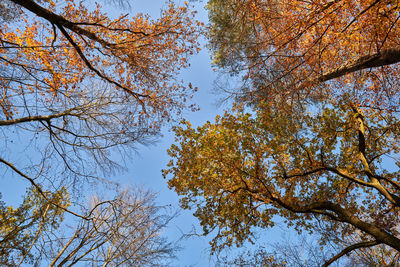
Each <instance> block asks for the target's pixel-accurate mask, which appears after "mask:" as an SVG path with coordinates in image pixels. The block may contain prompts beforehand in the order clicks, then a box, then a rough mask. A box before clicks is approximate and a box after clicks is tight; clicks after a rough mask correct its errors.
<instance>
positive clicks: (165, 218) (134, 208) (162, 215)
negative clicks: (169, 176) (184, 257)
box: [39, 189, 178, 266]
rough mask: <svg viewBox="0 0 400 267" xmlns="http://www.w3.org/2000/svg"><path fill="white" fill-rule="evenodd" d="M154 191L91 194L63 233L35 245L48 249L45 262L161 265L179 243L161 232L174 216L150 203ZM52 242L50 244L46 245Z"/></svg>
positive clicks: (60, 264) (153, 198) (61, 263)
mask: <svg viewBox="0 0 400 267" xmlns="http://www.w3.org/2000/svg"><path fill="white" fill-rule="evenodd" d="M154 200H155V194H152V193H149V192H143V191H140V190H138V189H134V190H133V189H131V190H124V191H122V192H120V193H118V194H117V196H116V197H115V198H114V199H113V200H106V201H104V200H100V199H99V198H98V197H94V198H93V199H92V201H91V203H90V205H89V206H88V208H87V209H86V210H85V212H86V215H87V217H88V218H91V219H90V220H80V222H79V223H78V224H76V225H75V226H73V229H72V231H71V232H72V233H71V234H70V237H68V238H66V237H65V238H62V239H61V238H59V236H55V239H54V240H49V241H48V242H47V243H46V244H41V245H40V246H39V247H40V248H42V249H43V248H44V250H47V252H46V257H47V259H48V261H49V262H50V265H49V266H63V265H65V264H67V265H68V266H73V265H75V264H79V263H82V262H86V263H92V264H95V265H102V266H103V265H105V266H106V265H111V266H165V264H166V260H169V259H171V258H172V257H173V256H174V253H175V252H176V251H177V249H178V247H177V246H176V245H175V244H172V243H170V242H168V241H167V240H166V239H165V238H164V237H162V235H161V234H162V231H163V230H164V228H165V227H166V226H167V224H168V222H169V221H170V220H171V219H172V218H174V217H175V215H174V214H173V213H170V214H167V212H168V211H167V210H165V211H164V212H163V211H162V209H163V208H166V207H161V206H157V205H156V204H155V203H154ZM49 244H51V245H49Z"/></svg>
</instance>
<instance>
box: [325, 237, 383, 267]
mask: <svg viewBox="0 0 400 267" xmlns="http://www.w3.org/2000/svg"><path fill="white" fill-rule="evenodd" d="M378 244H380V243H379V242H378V241H375V240H374V241H366V242H361V243H357V244H353V245H351V246H348V247H347V248H345V249H343V250H342V251H341V252H339V253H338V254H336V255H335V256H333V257H332V258H331V259H329V260H328V261H327V262H325V263H324V264H323V265H322V267H328V266H329V265H331V264H332V263H333V262H334V261H336V260H338V259H339V258H341V257H343V256H344V255H346V254H348V253H350V252H352V251H353V250H356V249H359V248H368V247H373V246H376V245H378Z"/></svg>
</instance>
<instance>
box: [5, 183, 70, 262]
mask: <svg viewBox="0 0 400 267" xmlns="http://www.w3.org/2000/svg"><path fill="white" fill-rule="evenodd" d="M45 195H46V197H47V198H44V197H43V195H42V194H41V193H39V192H38V191H37V190H36V189H35V188H34V187H32V188H31V189H30V190H28V192H27V194H26V198H25V199H24V201H23V203H22V204H21V205H20V206H19V207H18V208H13V207H11V206H9V207H6V206H5V203H3V202H0V264H1V265H2V266H19V265H21V263H24V262H30V263H32V262H33V261H34V259H35V256H34V255H33V253H32V252H33V251H34V249H32V248H33V245H34V244H35V243H36V242H37V241H38V239H39V237H41V236H42V235H43V232H45V231H54V230H55V229H57V228H58V227H59V225H60V223H61V222H62V221H63V218H64V210H63V209H60V208H59V207H58V206H61V207H63V208H67V207H68V206H69V205H70V201H69V197H68V195H67V193H66V190H65V188H62V189H61V190H59V191H57V192H54V193H52V194H50V193H49V192H45ZM54 203H57V206H56V205H54Z"/></svg>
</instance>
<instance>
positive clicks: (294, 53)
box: [207, 0, 400, 109]
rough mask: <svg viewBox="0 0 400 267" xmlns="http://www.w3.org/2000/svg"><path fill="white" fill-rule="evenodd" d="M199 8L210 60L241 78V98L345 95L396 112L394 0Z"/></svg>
mask: <svg viewBox="0 0 400 267" xmlns="http://www.w3.org/2000/svg"><path fill="white" fill-rule="evenodd" d="M207 7H208V9H209V14H210V20H211V28H210V32H209V37H210V48H211V50H212V51H213V52H214V59H215V61H214V63H215V64H216V65H217V66H219V67H222V68H223V69H225V70H228V71H229V72H230V73H237V74H238V73H240V74H241V75H242V77H243V81H244V85H243V88H244V93H245V95H244V98H248V99H249V98H251V97H253V98H261V99H270V100H271V99H272V98H274V95H276V94H279V95H281V96H284V97H285V98H288V97H290V98H291V97H293V95H303V96H304V95H308V96H310V95H311V96H312V97H315V98H321V97H323V96H326V95H328V96H332V95H340V94H343V93H351V94H353V95H354V96H355V98H356V99H357V101H358V102H359V103H362V104H364V105H372V106H374V105H375V106H376V105H380V106H382V105H383V104H385V105H386V106H388V107H391V108H395V109H396V108H397V105H398V98H397V97H396V95H397V93H398V90H399V84H398V80H399V79H398V78H399V72H398V68H397V67H396V66H394V65H392V64H394V63H397V62H399V60H400V49H399V46H398V45H399V37H400V36H399V32H400V31H399V23H398V19H399V9H400V6H399V3H398V1H383V0H367V1H353V0H331V1H330V0H312V1H296V0H284V1H262V0H229V1H222V0H211V1H209V3H208V5H207ZM327 81H329V82H327Z"/></svg>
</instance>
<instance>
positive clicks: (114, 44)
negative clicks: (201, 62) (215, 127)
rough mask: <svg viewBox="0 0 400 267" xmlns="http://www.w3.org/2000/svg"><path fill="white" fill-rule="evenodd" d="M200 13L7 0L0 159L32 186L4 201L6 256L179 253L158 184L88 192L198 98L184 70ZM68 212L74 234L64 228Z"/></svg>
mask: <svg viewBox="0 0 400 267" xmlns="http://www.w3.org/2000/svg"><path fill="white" fill-rule="evenodd" d="M121 2H122V1H121ZM194 16H195V12H194V11H192V10H190V8H189V5H188V3H186V2H185V3H183V5H181V6H179V5H175V4H174V3H173V1H167V2H166V4H165V8H164V9H163V10H161V11H160V17H159V18H158V19H152V18H150V17H149V16H148V15H145V14H141V13H140V14H136V15H134V16H132V15H130V14H121V15H119V16H115V15H109V14H107V13H106V12H105V11H104V9H103V8H102V7H101V6H100V5H99V4H96V3H95V2H94V1H93V2H90V1H89V2H88V1H86V2H79V1H75V0H66V1H57V0H54V1H53V0H23V1H22V0H5V1H2V2H1V3H0V22H1V24H0V131H1V132H0V133H1V136H2V138H1V149H0V167H1V170H2V172H3V173H4V174H5V176H6V175H7V176H10V177H12V178H15V177H16V178H17V179H20V178H22V179H23V180H25V181H26V182H27V183H28V185H29V186H31V187H32V190H30V191H27V193H26V195H25V201H24V202H23V203H22V204H21V205H20V207H19V208H14V207H12V206H8V205H7V204H5V203H1V205H0V215H1V217H2V219H1V225H0V250H1V251H2V253H1V254H2V255H1V259H0V260H1V264H2V265H8V266H15V265H20V264H24V263H33V264H40V263H41V262H42V261H44V262H46V263H49V264H50V263H51V262H53V264H56V263H57V265H58V266H61V265H64V264H67V263H68V265H70V266H71V265H74V264H78V263H80V262H82V261H85V263H87V262H91V263H93V264H95V265H96V264H97V263H98V262H100V261H101V262H103V263H104V264H116V265H117V264H119V265H126V266H133V265H140V266H145V265H146V264H148V265H151V266H154V265H157V264H161V263H163V262H164V260H165V259H168V258H171V257H172V256H173V254H174V252H175V251H176V246H175V245H173V244H170V243H168V242H166V241H165V240H164V239H163V238H162V237H161V231H162V229H163V228H164V227H165V226H166V223H167V222H168V221H169V220H170V219H171V217H173V215H171V216H169V215H168V216H164V215H163V211H162V208H161V207H162V205H161V206H159V208H157V207H156V205H155V203H154V195H153V194H150V193H148V194H140V193H139V192H137V189H132V190H130V191H126V192H125V191H124V193H119V194H117V193H114V194H113V193H112V190H109V192H108V193H109V195H110V196H113V195H114V197H115V199H112V200H107V199H103V196H102V197H101V201H100V200H98V201H97V202H95V203H94V204H93V205H92V206H90V205H87V204H86V203H82V198H84V197H86V196H85V194H86V193H88V192H86V191H84V189H86V188H88V183H91V185H94V184H100V185H99V187H105V188H108V189H110V188H111V187H113V188H114V187H115V185H113V186H110V184H107V186H108V187H107V186H105V184H106V183H102V182H104V181H107V179H108V178H109V175H111V174H112V173H113V171H115V170H116V169H118V168H119V167H121V166H122V167H123V165H124V163H123V161H124V160H125V156H127V155H130V154H131V153H132V151H133V150H134V148H135V145H137V144H149V143H150V142H152V141H153V140H154V138H155V137H156V136H158V135H159V134H160V129H161V127H162V126H163V125H165V124H166V123H168V122H169V121H171V120H176V119H177V118H178V117H179V116H180V114H181V112H182V111H183V110H195V109H196V107H195V106H193V105H192V103H190V99H191V97H192V95H193V93H194V92H195V91H196V88H194V87H192V86H191V85H189V84H187V83H186V82H184V81H182V80H180V79H178V75H179V73H180V71H181V70H182V69H184V68H186V67H188V66H189V61H188V60H189V57H190V56H191V55H193V54H196V53H197V52H198V51H199V49H200V44H199V42H198V37H199V35H200V33H201V28H202V23H200V22H199V21H197V20H196V19H195V18H194ZM21 193H22V192H21ZM79 197H80V198H81V199H79ZM66 214H67V215H69V216H72V217H75V220H74V222H76V224H75V225H74V226H73V227H72V228H74V227H75V228H74V230H73V231H75V232H74V234H72V236H69V237H68V234H69V232H68V231H66V232H63V230H65V229H64V228H58V226H59V223H63V225H65V222H62V218H63V216H64V215H66ZM71 231H72V230H71ZM125 235H129V236H130V237H129V238H126V237H125Z"/></svg>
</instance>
